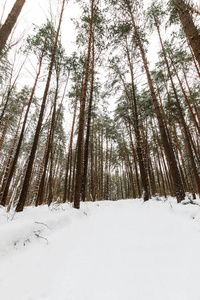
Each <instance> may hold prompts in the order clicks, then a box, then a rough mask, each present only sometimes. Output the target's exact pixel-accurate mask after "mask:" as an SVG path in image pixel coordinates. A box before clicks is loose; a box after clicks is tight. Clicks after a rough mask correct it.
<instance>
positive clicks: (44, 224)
mask: <svg viewBox="0 0 200 300" xmlns="http://www.w3.org/2000/svg"><path fill="white" fill-rule="evenodd" d="M35 223H36V224H41V225H44V226H46V227H47V228H48V229H50V230H51V228H50V227H49V226H48V225H47V224H45V223H42V222H36V221H35Z"/></svg>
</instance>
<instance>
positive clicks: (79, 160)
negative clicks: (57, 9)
mask: <svg viewBox="0 0 200 300" xmlns="http://www.w3.org/2000/svg"><path fill="white" fill-rule="evenodd" d="M93 15H94V0H92V1H91V15H90V28H89V40H88V50H87V60H86V69H85V79H84V86H83V93H82V96H81V97H82V99H81V105H80V115H79V130H78V150H77V168H76V187H75V195H74V208H77V209H79V208H80V200H81V199H80V198H81V183H82V168H83V166H82V165H83V140H84V136H83V134H84V123H85V100H86V94H87V86H88V77H89V67H90V53H91V43H92V30H93Z"/></svg>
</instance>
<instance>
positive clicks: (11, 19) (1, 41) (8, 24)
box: [0, 0, 26, 54]
mask: <svg viewBox="0 0 200 300" xmlns="http://www.w3.org/2000/svg"><path fill="white" fill-rule="evenodd" d="M25 2H26V0H16V1H15V4H14V5H13V7H12V9H11V11H10V13H9V15H8V17H7V19H6V21H5V23H4V24H3V26H2V27H1V29H0V54H1V52H2V50H3V48H4V47H5V45H6V42H7V39H8V37H9V35H10V33H11V31H12V29H13V27H14V26H15V24H16V21H17V18H18V16H19V14H20V12H21V10H22V8H23V6H24V3H25Z"/></svg>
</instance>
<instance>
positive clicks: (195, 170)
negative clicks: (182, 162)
mask: <svg viewBox="0 0 200 300" xmlns="http://www.w3.org/2000/svg"><path fill="white" fill-rule="evenodd" d="M154 20H155V25H156V28H157V32H158V36H159V40H160V44H161V47H162V52H163V55H164V60H165V63H166V66H167V70H168V75H169V78H170V81H171V84H172V88H173V91H174V96H175V99H176V103H177V107H178V111H179V114H180V118H181V123H182V126H183V129H184V133H185V139H186V146H187V148H188V152H189V156H190V160H191V164H192V168H193V172H194V176H195V180H196V184H197V187H198V191H199V194H200V178H199V174H198V170H197V167H196V163H195V159H194V156H193V152H192V148H191V144H190V137H189V134H188V127H187V125H186V123H185V119H184V116H183V111H182V107H181V104H180V101H179V98H178V95H177V92H176V88H175V85H174V82H173V78H172V75H171V71H170V67H169V63H168V60H167V55H166V52H165V48H164V46H163V42H162V38H161V34H160V29H159V26H158V23H157V21H156V19H154Z"/></svg>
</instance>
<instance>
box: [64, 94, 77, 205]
mask: <svg viewBox="0 0 200 300" xmlns="http://www.w3.org/2000/svg"><path fill="white" fill-rule="evenodd" d="M77 102H78V96H76V99H75V106H74V116H73V121H72V129H71V135H70V141H69V149H68V154H67V161H66V169H65V182H64V193H63V203H65V202H66V199H67V180H68V171H69V163H70V158H71V152H72V142H73V136H74V125H75V119H76V108H77ZM68 200H69V198H68Z"/></svg>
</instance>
